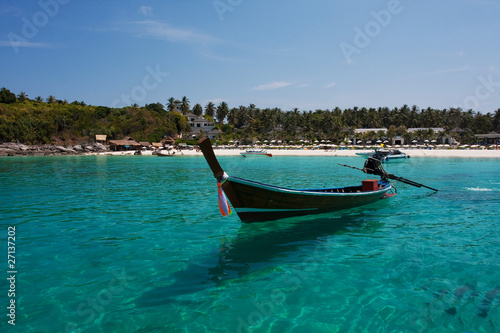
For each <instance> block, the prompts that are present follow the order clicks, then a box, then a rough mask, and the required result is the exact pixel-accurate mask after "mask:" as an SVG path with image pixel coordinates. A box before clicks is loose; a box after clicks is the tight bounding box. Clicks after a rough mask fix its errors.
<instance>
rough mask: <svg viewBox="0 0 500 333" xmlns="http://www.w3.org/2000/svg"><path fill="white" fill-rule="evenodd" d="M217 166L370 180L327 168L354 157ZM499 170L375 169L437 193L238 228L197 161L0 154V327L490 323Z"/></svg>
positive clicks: (288, 182)
mask: <svg viewBox="0 0 500 333" xmlns="http://www.w3.org/2000/svg"><path fill="white" fill-rule="evenodd" d="M219 160H220V163H221V165H222V166H223V167H224V169H225V170H226V171H227V172H228V173H229V174H231V175H234V176H240V177H244V178H248V179H253V180H259V181H262V182H266V183H271V184H274V185H283V186H289V187H295V188H315V187H328V186H344V185H353V184H357V183H360V182H361V181H362V180H363V179H365V178H371V177H369V176H368V177H367V175H365V174H363V173H362V172H360V171H356V170H352V169H348V168H344V167H341V166H339V165H337V163H344V164H349V165H353V166H356V167H362V165H363V161H364V160H363V159H361V158H355V157H350V158H348V157H272V158H242V157H236V156H234V157H221V158H220V159H219ZM499 166H500V161H499V160H495V159H451V158H449V159H444V158H413V159H410V160H408V161H407V162H404V163H399V164H387V165H386V169H387V171H388V172H390V173H394V174H396V175H398V176H403V177H406V178H408V179H411V180H414V181H417V182H421V183H424V184H426V185H429V186H432V187H435V188H438V189H440V191H439V192H438V193H433V192H432V191H430V190H427V189H419V188H414V187H410V186H409V185H405V184H401V183H396V184H395V186H396V187H397V189H398V195H397V196H395V197H392V198H389V199H386V200H383V201H380V202H379V203H376V204H373V205H369V206H366V207H362V208H359V209H354V210H348V211H344V212H339V213H335V214H328V215H320V216H314V217H302V218H300V219H288V220H282V221H277V222H271V223H262V224H250V225H247V224H245V225H244V224H242V223H241V222H240V221H239V220H238V218H237V216H236V215H232V216H229V217H225V218H224V217H222V216H220V213H219V211H218V207H217V186H216V182H215V180H214V179H213V177H212V175H211V173H210V171H209V169H208V166H207V165H206V162H205V160H204V159H203V158H202V157H188V156H182V157H177V158H156V157H149V156H124V157H117V156H77V157H75V156H72V157H62V156H55V157H54V156H52V157H25V158H17V157H11V158H2V159H0V195H1V198H2V205H1V206H0V216H1V231H0V232H1V237H0V239H1V244H2V247H1V251H2V252H3V253H4V254H3V255H2V257H3V258H4V259H3V263H2V266H1V267H3V269H2V275H3V278H2V279H1V280H2V283H1V284H0V288H1V290H0V294H1V295H2V296H1V297H0V300H1V302H2V306H1V307H0V308H2V309H3V310H1V311H0V312H1V313H0V314H1V318H2V320H1V322H0V331H1V332H294V333H295V332H499V331H500V280H499V277H500V275H499V274H500V273H499V272H500V242H499V239H500V238H499V232H500V223H499V221H500V219H499V212H500V172H499ZM9 226H15V233H16V234H15V237H16V241H15V257H16V266H15V269H16V272H17V273H16V281H15V297H7V295H8V290H9V282H8V281H7V280H6V278H8V277H9V274H8V273H7V272H8V271H9V268H8V266H7V237H8V227H9ZM11 299H15V301H16V303H15V304H16V309H15V315H16V317H15V323H16V325H15V326H12V325H11V324H9V323H8V320H10V319H9V317H8V316H7V314H8V313H9V310H8V309H7V306H8V305H9V303H8V302H9V301H10V300H11Z"/></svg>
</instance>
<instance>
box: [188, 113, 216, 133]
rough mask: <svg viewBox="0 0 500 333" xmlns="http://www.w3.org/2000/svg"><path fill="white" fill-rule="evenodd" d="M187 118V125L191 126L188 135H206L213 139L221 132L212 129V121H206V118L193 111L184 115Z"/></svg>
mask: <svg viewBox="0 0 500 333" xmlns="http://www.w3.org/2000/svg"><path fill="white" fill-rule="evenodd" d="M185 116H186V118H187V119H188V122H189V125H190V126H191V131H190V132H189V137H191V138H195V137H202V136H205V135H206V136H208V137H209V138H210V139H214V138H215V137H216V136H217V135H219V134H220V133H221V132H220V131H219V130H214V128H215V126H214V123H213V122H211V121H208V120H207V119H205V118H203V117H201V116H197V115H195V114H193V113H188V114H186V115H185Z"/></svg>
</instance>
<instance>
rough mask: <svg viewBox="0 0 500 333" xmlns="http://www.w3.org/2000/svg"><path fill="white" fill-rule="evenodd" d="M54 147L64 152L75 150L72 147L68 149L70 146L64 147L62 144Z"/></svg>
mask: <svg viewBox="0 0 500 333" xmlns="http://www.w3.org/2000/svg"><path fill="white" fill-rule="evenodd" d="M55 148H56V149H57V150H59V151H62V152H64V153H75V151H74V150H73V149H70V148H65V147H63V146H55Z"/></svg>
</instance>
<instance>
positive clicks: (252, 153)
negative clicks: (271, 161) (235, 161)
mask: <svg viewBox="0 0 500 333" xmlns="http://www.w3.org/2000/svg"><path fill="white" fill-rule="evenodd" d="M240 154H241V156H243V157H247V156H268V157H272V156H273V155H272V154H271V153H268V152H267V150H266V149H260V150H247V151H245V152H244V153H240Z"/></svg>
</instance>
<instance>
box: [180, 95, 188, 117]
mask: <svg viewBox="0 0 500 333" xmlns="http://www.w3.org/2000/svg"><path fill="white" fill-rule="evenodd" d="M181 113H182V114H188V113H189V99H187V97H186V96H184V97H182V105H181Z"/></svg>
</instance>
